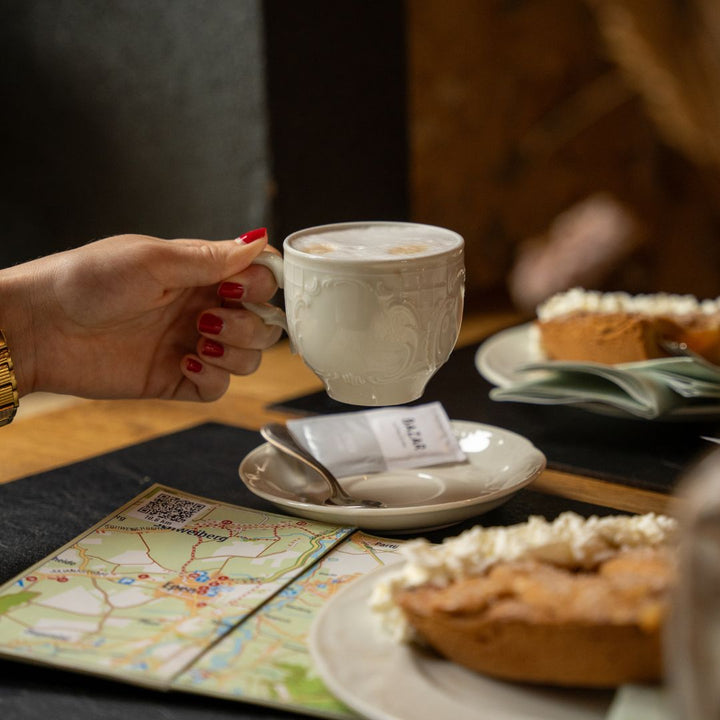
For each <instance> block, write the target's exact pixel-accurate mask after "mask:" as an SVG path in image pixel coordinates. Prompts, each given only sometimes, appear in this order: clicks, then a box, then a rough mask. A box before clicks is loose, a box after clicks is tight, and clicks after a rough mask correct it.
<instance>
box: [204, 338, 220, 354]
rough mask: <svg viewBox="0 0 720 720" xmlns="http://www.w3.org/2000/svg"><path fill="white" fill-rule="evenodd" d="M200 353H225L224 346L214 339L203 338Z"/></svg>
mask: <svg viewBox="0 0 720 720" xmlns="http://www.w3.org/2000/svg"><path fill="white" fill-rule="evenodd" d="M202 354H203V355H207V356H208V357H222V356H223V355H224V354H225V348H224V347H223V346H222V345H221V344H220V343H218V342H215V341H214V340H205V342H203V344H202Z"/></svg>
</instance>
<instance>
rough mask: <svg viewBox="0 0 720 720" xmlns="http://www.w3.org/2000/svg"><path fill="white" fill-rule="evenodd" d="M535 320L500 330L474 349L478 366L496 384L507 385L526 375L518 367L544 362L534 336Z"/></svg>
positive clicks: (482, 373) (481, 372)
mask: <svg viewBox="0 0 720 720" xmlns="http://www.w3.org/2000/svg"><path fill="white" fill-rule="evenodd" d="M533 332H534V329H533V323H525V324H524V325H517V326H516V327H511V328H508V329H507V330H501V331H500V332H498V333H496V334H495V335H492V336H491V337H489V338H488V339H487V340H485V342H483V343H482V344H481V345H480V347H479V348H478V350H477V353H475V367H477V369H478V371H479V373H480V374H481V375H482V376H483V377H484V378H485V379H486V380H487V381H488V382H491V383H492V384H493V385H497V386H498V387H505V386H506V385H510V384H512V383H514V382H519V381H520V380H522V379H523V377H522V376H521V375H520V374H518V372H517V369H518V368H519V367H521V366H522V365H527V364H528V363H532V362H542V361H544V360H546V359H547V358H546V357H545V356H544V355H543V353H542V351H541V350H540V347H539V345H538V343H537V342H536V341H535V340H534V338H533Z"/></svg>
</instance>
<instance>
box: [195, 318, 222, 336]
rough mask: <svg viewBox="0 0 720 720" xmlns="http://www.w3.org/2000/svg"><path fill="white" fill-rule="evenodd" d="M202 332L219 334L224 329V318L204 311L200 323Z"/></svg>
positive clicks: (199, 326)
mask: <svg viewBox="0 0 720 720" xmlns="http://www.w3.org/2000/svg"><path fill="white" fill-rule="evenodd" d="M198 328H200V332H203V333H208V334H210V335H218V334H219V333H220V331H221V330H222V329H223V321H222V318H219V317H218V316H217V315H213V314H212V313H204V314H203V315H201V316H200V322H199V323H198Z"/></svg>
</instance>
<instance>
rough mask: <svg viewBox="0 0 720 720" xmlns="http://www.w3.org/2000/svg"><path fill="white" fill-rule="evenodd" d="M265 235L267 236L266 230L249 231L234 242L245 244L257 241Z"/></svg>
mask: <svg viewBox="0 0 720 720" xmlns="http://www.w3.org/2000/svg"><path fill="white" fill-rule="evenodd" d="M265 235H267V228H258V229H257V230H250V232H246V233H245V234H244V235H241V236H240V237H239V238H238V239H237V240H236V241H235V242H241V243H245V244H247V243H251V242H254V241H255V240H259V239H260V238H261V237H265Z"/></svg>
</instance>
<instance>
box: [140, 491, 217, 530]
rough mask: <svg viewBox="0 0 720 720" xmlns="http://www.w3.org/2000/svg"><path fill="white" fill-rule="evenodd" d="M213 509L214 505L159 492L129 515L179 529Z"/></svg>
mask: <svg viewBox="0 0 720 720" xmlns="http://www.w3.org/2000/svg"><path fill="white" fill-rule="evenodd" d="M212 507H214V505H208V504H207V503H201V502H198V501H197V500H190V499H189V498H182V497H177V496H176V495H170V493H165V492H159V493H158V494H157V495H153V497H152V498H150V500H148V501H147V502H146V503H145V504H144V505H141V506H140V507H139V508H136V509H134V510H132V511H131V512H129V513H128V515H130V516H132V517H136V518H140V519H141V520H147V521H148V522H151V523H157V524H159V525H168V526H170V527H177V528H179V527H184V526H185V525H187V523H189V522H190V521H191V520H192V519H193V518H195V517H197V516H198V515H200V514H201V513H204V512H205V511H206V510H208V509H210V508H212Z"/></svg>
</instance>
